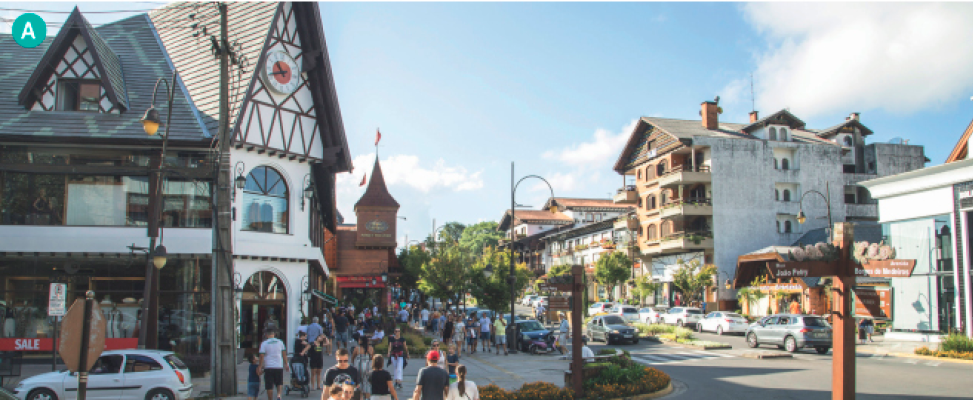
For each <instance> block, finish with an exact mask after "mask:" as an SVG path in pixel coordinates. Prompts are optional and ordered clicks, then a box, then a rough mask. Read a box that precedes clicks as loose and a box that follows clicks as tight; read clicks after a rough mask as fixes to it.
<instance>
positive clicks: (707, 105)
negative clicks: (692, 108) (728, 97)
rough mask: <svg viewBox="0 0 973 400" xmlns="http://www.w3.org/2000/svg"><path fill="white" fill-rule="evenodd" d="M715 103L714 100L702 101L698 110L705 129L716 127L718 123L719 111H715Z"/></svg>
mask: <svg viewBox="0 0 973 400" xmlns="http://www.w3.org/2000/svg"><path fill="white" fill-rule="evenodd" d="M716 109H717V105H716V102H715V101H704V102H703V104H702V109H701V110H700V111H699V115H700V116H701V117H703V128H706V129H711V130H712V129H717V128H718V127H719V125H720V121H719V117H718V115H719V113H718V112H717V110H716Z"/></svg>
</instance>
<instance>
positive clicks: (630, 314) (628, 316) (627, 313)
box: [608, 304, 639, 323]
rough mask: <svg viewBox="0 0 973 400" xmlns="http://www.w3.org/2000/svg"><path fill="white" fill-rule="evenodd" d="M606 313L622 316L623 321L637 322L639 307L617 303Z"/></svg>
mask: <svg viewBox="0 0 973 400" xmlns="http://www.w3.org/2000/svg"><path fill="white" fill-rule="evenodd" d="M608 314H609V315H617V316H619V317H622V319H624V320H625V322H629V323H632V322H639V309H638V308H635V306H626V305H621V304H619V305H616V306H614V307H612V308H611V310H608Z"/></svg>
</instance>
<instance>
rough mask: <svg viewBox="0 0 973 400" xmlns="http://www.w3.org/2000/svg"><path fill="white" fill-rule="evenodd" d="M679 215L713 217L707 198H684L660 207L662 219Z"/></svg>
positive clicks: (709, 201)
mask: <svg viewBox="0 0 973 400" xmlns="http://www.w3.org/2000/svg"><path fill="white" fill-rule="evenodd" d="M680 215H713V202H712V199H710V198H708V197H686V198H683V199H676V200H673V201H670V202H668V203H666V204H665V205H664V206H662V218H669V217H674V216H680Z"/></svg>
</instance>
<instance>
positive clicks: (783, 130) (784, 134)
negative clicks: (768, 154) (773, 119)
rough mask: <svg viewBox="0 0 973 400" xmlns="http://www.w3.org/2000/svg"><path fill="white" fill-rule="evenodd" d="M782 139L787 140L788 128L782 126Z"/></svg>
mask: <svg viewBox="0 0 973 400" xmlns="http://www.w3.org/2000/svg"><path fill="white" fill-rule="evenodd" d="M779 139H780V140H782V141H787V129H784V128H780V138H779Z"/></svg>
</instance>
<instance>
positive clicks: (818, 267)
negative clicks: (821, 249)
mask: <svg viewBox="0 0 973 400" xmlns="http://www.w3.org/2000/svg"><path fill="white" fill-rule="evenodd" d="M767 269H769V270H770V276H771V278H774V279H787V278H819V277H823V276H834V275H835V274H836V273H837V270H838V264H837V263H834V262H827V261H784V262H777V261H771V262H768V263H767Z"/></svg>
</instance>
